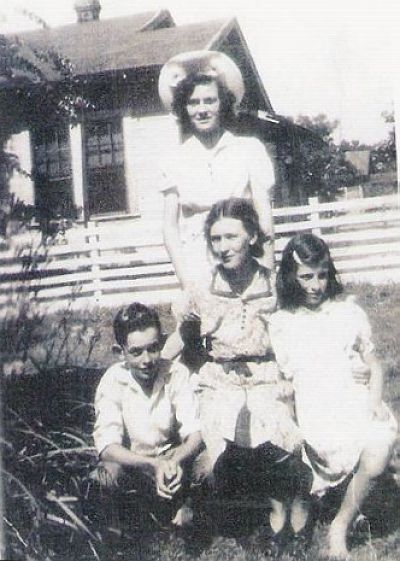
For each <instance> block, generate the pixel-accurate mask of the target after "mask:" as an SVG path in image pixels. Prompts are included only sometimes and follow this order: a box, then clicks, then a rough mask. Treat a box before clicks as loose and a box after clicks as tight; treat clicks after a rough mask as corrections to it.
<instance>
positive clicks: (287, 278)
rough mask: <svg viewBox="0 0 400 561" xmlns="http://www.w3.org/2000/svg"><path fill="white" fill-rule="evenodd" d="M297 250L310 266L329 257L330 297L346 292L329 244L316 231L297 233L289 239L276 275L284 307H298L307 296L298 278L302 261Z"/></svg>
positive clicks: (305, 263) (292, 308)
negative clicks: (338, 275) (298, 260)
mask: <svg viewBox="0 0 400 561" xmlns="http://www.w3.org/2000/svg"><path fill="white" fill-rule="evenodd" d="M293 253H296V255H297V257H298V258H299V259H300V261H301V262H302V263H303V264H304V265H308V266H310V267H313V266H315V265H318V264H319V263H321V261H327V263H328V285H327V288H326V295H327V297H328V298H331V299H333V298H335V297H336V296H337V295H338V294H340V293H341V292H343V286H342V284H341V283H340V282H339V281H338V279H337V271H336V268H335V265H334V263H333V260H332V257H331V254H330V252H329V248H328V246H327V244H326V243H325V242H324V241H323V240H322V239H321V238H318V237H317V236H315V235H314V234H297V235H296V236H294V237H293V238H292V239H291V240H290V241H289V242H288V244H287V245H286V247H285V249H284V250H283V253H282V260H281V264H280V267H279V271H278V274H277V278H276V290H277V294H278V302H279V305H280V307H281V308H283V309H286V310H295V309H296V308H298V307H299V306H300V305H301V304H302V303H303V300H304V290H303V289H302V288H301V286H300V285H299V283H298V281H297V279H296V274H297V267H298V263H297V261H296V258H295V257H294V256H293Z"/></svg>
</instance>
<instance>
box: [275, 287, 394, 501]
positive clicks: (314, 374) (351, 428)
mask: <svg viewBox="0 0 400 561" xmlns="http://www.w3.org/2000/svg"><path fill="white" fill-rule="evenodd" d="M269 327H270V337H271V342H272V346H273V348H274V351H275V355H276V359H277V363H278V366H279V368H280V370H281V372H282V374H283V376H284V377H285V378H286V379H288V380H292V382H293V386H294V391H295V407H296V416H297V421H298V424H299V428H300V430H301V433H302V436H303V437H304V439H305V441H306V444H305V447H304V460H305V461H306V462H307V463H308V464H309V465H310V466H311V467H312V469H313V473H314V482H313V488H312V492H313V493H323V492H324V491H325V490H326V489H327V488H328V487H330V486H334V485H337V484H338V483H340V482H341V481H342V480H343V479H344V478H345V477H346V476H347V475H348V474H349V473H351V471H352V470H353V469H354V468H355V466H356V464H357V462H358V460H359V457H360V454H361V451H362V449H363V448H364V447H365V445H366V444H367V442H368V441H369V440H376V439H378V440H382V441H384V442H387V441H388V440H389V441H390V440H391V438H393V437H394V435H395V433H396V430H397V423H396V420H395V419H394V417H393V415H392V413H391V412H390V411H389V409H388V408H387V406H385V407H386V413H387V418H386V420H385V421H378V420H372V418H371V413H370V409H369V396H370V392H369V387H368V384H366V383H357V382H356V380H355V378H354V376H353V371H354V369H356V368H357V367H362V366H365V365H364V364H363V360H362V355H363V354H364V353H368V352H371V351H372V350H373V344H372V340H371V328H370V324H369V321H368V318H367V316H366V314H365V312H364V311H363V310H362V309H361V308H360V306H358V305H357V304H356V303H355V302H354V300H353V299H352V298H351V297H348V298H347V299H345V300H327V301H326V302H324V303H323V304H322V305H321V306H319V308H318V309H317V310H309V309H307V308H304V307H300V308H298V309H296V310H295V311H293V312H291V311H287V310H279V311H278V312H276V313H275V314H273V316H272V317H271V320H270V326H269Z"/></svg>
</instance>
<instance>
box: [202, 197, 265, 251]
mask: <svg viewBox="0 0 400 561" xmlns="http://www.w3.org/2000/svg"><path fill="white" fill-rule="evenodd" d="M220 218H234V219H235V220H240V221H241V223H242V224H243V226H244V228H245V230H246V232H247V233H248V234H250V236H254V235H255V236H256V241H255V243H254V244H253V245H251V246H250V250H251V254H252V256H253V257H261V256H262V255H264V249H263V243H264V241H265V239H266V238H265V235H264V234H263V232H262V231H261V228H260V222H259V219H258V214H257V212H256V209H255V208H254V205H253V203H252V202H251V201H250V200H249V199H240V198H235V197H233V198H231V199H224V200H222V201H218V202H217V203H215V204H214V205H213V206H212V207H211V210H210V212H209V213H208V215H207V218H206V222H205V225H204V235H205V237H206V240H207V245H208V247H209V248H210V249H211V236H210V230H211V228H212V226H213V225H214V224H215V222H217V221H218V220H220Z"/></svg>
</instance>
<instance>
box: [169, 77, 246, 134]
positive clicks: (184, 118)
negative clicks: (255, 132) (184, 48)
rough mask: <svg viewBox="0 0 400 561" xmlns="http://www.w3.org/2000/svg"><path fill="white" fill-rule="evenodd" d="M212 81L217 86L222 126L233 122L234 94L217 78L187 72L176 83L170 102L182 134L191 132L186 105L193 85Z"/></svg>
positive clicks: (226, 126) (230, 125)
mask: <svg viewBox="0 0 400 561" xmlns="http://www.w3.org/2000/svg"><path fill="white" fill-rule="evenodd" d="M213 82H215V83H216V84H217V87H218V97H219V100H220V103H221V106H220V112H219V114H220V123H221V126H222V128H224V129H226V128H230V127H232V126H233V124H234V123H235V113H234V105H235V96H234V95H233V93H232V92H230V91H229V90H228V89H227V88H226V87H225V86H224V85H223V84H221V82H220V81H219V80H218V78H214V77H212V76H208V75H207V74H189V75H188V76H186V78H184V79H183V80H181V81H180V82H179V84H178V85H177V87H176V89H175V92H174V100H173V102H172V110H173V112H174V113H175V115H176V116H177V117H178V120H179V122H180V125H181V131H182V134H183V135H188V134H190V133H192V132H193V130H192V124H191V122H190V119H189V115H188V112H187V108H186V106H187V104H188V101H189V98H190V96H191V95H192V93H193V91H194V89H195V87H196V86H198V85H199V84H211V83H213Z"/></svg>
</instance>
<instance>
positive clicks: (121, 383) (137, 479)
mask: <svg viewBox="0 0 400 561" xmlns="http://www.w3.org/2000/svg"><path fill="white" fill-rule="evenodd" d="M114 335H115V339H116V342H117V345H118V352H119V353H120V358H121V360H120V361H119V362H117V363H116V364H114V365H113V366H111V367H110V368H109V369H108V370H107V371H106V372H105V374H104V375H103V377H102V379H101V381H100V383H99V385H98V388H97V391H96V396H95V411H96V422H95V426H94V433H93V437H94V442H95V445H96V448H97V450H98V453H99V457H100V460H102V464H101V465H100V466H99V468H98V469H97V470H96V472H95V477H94V478H95V479H97V480H98V481H99V482H100V483H102V484H104V485H105V486H106V487H109V488H113V487H116V486H117V485H119V484H121V483H122V484H123V485H124V489H126V490H129V489H135V491H136V492H137V493H138V494H139V495H143V496H145V498H147V499H148V501H151V503H152V504H154V505H155V506H156V508H158V509H160V507H161V510H163V511H167V512H169V513H170V514H171V515H172V517H173V523H175V524H178V525H182V524H183V523H185V522H189V521H190V518H191V512H190V509H189V507H187V508H185V507H184V506H183V504H184V500H185V498H187V491H188V489H187V487H188V485H187V483H188V480H189V473H190V467H191V464H192V462H193V459H194V458H195V456H196V455H197V454H198V452H199V451H200V449H201V447H202V439H201V434H200V422H199V416H198V406H197V399H196V396H195V395H194V393H193V390H192V387H191V385H190V383H189V375H188V371H187V370H186V368H185V367H184V366H183V365H182V364H178V363H176V364H171V363H170V362H168V361H165V360H163V359H162V358H161V357H160V353H161V347H162V344H161V326H160V320H159V317H158V314H157V312H156V311H155V310H152V309H150V308H148V307H147V306H144V305H143V304H140V303H138V302H135V303H133V304H131V305H130V306H128V307H126V308H122V309H121V310H120V311H119V312H118V313H117V315H116V317H115V320H114ZM125 434H127V437H128V443H127V444H126V443H125V441H124V435H125ZM157 505H158V506H157Z"/></svg>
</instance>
